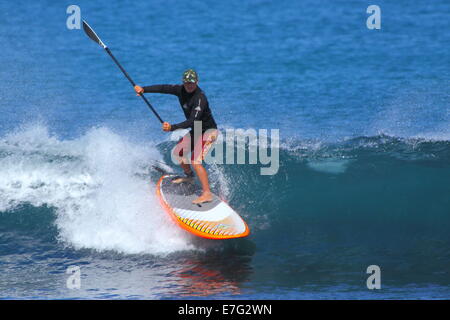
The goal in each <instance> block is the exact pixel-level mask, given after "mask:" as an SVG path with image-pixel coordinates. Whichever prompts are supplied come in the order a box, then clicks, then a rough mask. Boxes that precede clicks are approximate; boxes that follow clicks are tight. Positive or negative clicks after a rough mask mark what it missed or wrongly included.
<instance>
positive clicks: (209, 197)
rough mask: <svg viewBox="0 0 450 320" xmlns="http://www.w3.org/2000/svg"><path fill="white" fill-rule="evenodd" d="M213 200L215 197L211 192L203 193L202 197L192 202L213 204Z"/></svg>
mask: <svg viewBox="0 0 450 320" xmlns="http://www.w3.org/2000/svg"><path fill="white" fill-rule="evenodd" d="M212 200H213V195H212V193H211V192H203V193H202V195H201V196H200V197H198V198H197V199H195V200H194V201H192V203H193V204H199V203H204V202H211V201H212Z"/></svg>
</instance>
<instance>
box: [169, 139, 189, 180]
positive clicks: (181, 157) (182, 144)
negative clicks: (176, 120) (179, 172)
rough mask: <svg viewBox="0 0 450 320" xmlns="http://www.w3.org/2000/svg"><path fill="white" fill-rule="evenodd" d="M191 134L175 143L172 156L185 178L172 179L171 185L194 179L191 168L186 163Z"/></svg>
mask: <svg viewBox="0 0 450 320" xmlns="http://www.w3.org/2000/svg"><path fill="white" fill-rule="evenodd" d="M191 139H192V137H191V134H190V132H188V133H187V134H186V135H184V136H183V138H181V139H180V141H179V142H178V143H177V145H176V146H175V148H174V150H173V156H174V158H176V159H177V161H178V163H179V164H180V166H181V168H182V169H183V171H184V174H185V175H186V177H182V178H178V179H174V180H173V181H172V182H173V183H181V182H186V181H189V180H190V181H193V179H194V173H193V172H192V169H191V166H190V165H189V163H187V162H188V161H187V160H186V155H189V154H190V152H191V144H192V143H191Z"/></svg>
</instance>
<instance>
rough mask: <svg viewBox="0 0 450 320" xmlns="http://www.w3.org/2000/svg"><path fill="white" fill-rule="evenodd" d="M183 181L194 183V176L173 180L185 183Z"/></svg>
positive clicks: (177, 182)
mask: <svg viewBox="0 0 450 320" xmlns="http://www.w3.org/2000/svg"><path fill="white" fill-rule="evenodd" d="M183 182H189V183H192V182H194V177H180V178H176V179H173V180H172V183H176V184H179V183H183Z"/></svg>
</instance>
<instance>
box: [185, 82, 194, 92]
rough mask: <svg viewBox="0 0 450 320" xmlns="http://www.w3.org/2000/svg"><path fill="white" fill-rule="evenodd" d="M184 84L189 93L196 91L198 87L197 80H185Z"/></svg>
mask: <svg viewBox="0 0 450 320" xmlns="http://www.w3.org/2000/svg"><path fill="white" fill-rule="evenodd" d="M183 85H184V89H186V91H187V92H189V93H191V92H194V91H195V89H197V82H183Z"/></svg>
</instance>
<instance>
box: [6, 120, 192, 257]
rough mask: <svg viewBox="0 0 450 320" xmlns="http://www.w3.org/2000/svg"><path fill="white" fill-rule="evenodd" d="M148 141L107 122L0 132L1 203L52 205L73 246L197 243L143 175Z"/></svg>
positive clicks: (151, 155)
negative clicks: (65, 132)
mask: <svg viewBox="0 0 450 320" xmlns="http://www.w3.org/2000/svg"><path fill="white" fill-rule="evenodd" d="M158 158H161V155H160V154H159V152H158V151H157V150H156V148H154V147H153V146H152V145H151V144H137V143H132V142H131V141H129V140H128V139H127V138H124V137H123V136H121V135H119V134H117V133H114V132H113V131H112V130H110V129H108V128H104V127H102V128H93V129H91V130H89V131H88V132H87V133H86V134H85V135H83V136H81V137H79V138H77V139H73V140H61V139H59V138H58V137H56V136H52V135H51V134H50V133H49V132H48V130H47V128H46V127H45V126H43V125H40V124H35V125H29V126H26V127H22V128H20V129H18V130H16V131H15V132H13V133H10V134H7V135H5V136H3V137H0V211H7V210H9V211H13V210H14V209H15V208H16V207H17V206H19V205H21V204H24V203H27V204H31V205H33V206H42V205H46V206H48V207H52V208H54V209H55V212H56V225H57V228H58V232H59V234H58V238H59V240H60V241H62V242H63V243H65V244H67V245H69V246H72V247H74V248H90V249H95V250H100V251H102V250H116V251H118V252H123V253H150V254H167V253H171V252H174V251H179V250H188V249H195V248H194V246H193V245H192V244H191V242H190V240H191V238H189V237H188V236H187V235H186V234H185V233H184V232H183V231H182V230H181V229H179V228H178V227H177V226H175V225H174V224H173V223H172V222H171V221H170V220H169V219H170V218H169V217H168V216H167V215H166V214H165V213H164V212H163V211H162V209H161V208H160V206H159V204H158V201H157V199H156V196H155V190H154V188H155V186H154V184H153V183H152V182H151V181H150V179H149V176H148V175H146V174H142V173H143V172H145V171H146V170H148V162H149V160H150V159H158Z"/></svg>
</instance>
